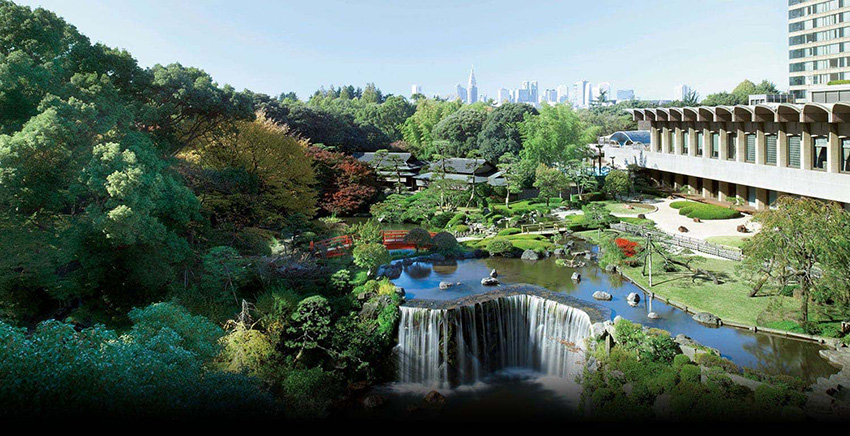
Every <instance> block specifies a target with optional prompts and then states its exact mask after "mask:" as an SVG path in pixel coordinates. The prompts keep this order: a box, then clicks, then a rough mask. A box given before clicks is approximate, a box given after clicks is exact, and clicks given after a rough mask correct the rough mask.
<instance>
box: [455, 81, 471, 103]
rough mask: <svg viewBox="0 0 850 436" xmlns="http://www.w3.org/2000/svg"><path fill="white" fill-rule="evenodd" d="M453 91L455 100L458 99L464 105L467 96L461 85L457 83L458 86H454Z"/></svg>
mask: <svg viewBox="0 0 850 436" xmlns="http://www.w3.org/2000/svg"><path fill="white" fill-rule="evenodd" d="M455 89H456V94H457V98H459V99H460V101H462V102H464V103H466V99H467V97H468V96H467V95H466V88H464V87H463V85H461V84H460V83H458V84H457V85H456V87H455Z"/></svg>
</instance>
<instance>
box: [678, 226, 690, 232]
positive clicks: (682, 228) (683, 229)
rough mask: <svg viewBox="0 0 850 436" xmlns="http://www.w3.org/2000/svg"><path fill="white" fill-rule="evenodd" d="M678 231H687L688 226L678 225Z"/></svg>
mask: <svg viewBox="0 0 850 436" xmlns="http://www.w3.org/2000/svg"><path fill="white" fill-rule="evenodd" d="M679 232H680V233H688V228H687V227H685V226H679Z"/></svg>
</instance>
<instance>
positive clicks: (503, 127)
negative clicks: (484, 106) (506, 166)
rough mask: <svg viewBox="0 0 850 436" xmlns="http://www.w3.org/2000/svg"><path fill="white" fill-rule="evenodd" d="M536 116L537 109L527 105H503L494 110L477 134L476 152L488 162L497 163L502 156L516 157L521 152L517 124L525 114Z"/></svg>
mask: <svg viewBox="0 0 850 436" xmlns="http://www.w3.org/2000/svg"><path fill="white" fill-rule="evenodd" d="M527 113H529V114H532V115H537V109H534V108H533V107H531V106H529V105H527V104H517V103H505V104H502V105H501V106H499V107H497V108H496V109H494V110H493V111H492V112H491V113H490V115H489V116H488V117H487V120H486V121H485V122H484V125H483V126H482V127H481V133H479V134H478V150H479V151H480V152H481V155H482V156H484V158H485V159H487V160H489V161H490V162H499V161H500V158H501V157H502V155H504V154H505V153H512V154H513V155H514V156H516V155H518V154H519V152H520V151H521V150H522V135H521V134H520V131H519V123H521V122H522V121H523V120H524V119H525V114H527Z"/></svg>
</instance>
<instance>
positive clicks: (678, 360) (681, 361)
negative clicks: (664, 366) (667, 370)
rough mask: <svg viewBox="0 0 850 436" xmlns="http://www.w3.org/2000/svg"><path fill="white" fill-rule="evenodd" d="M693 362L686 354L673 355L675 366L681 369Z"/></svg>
mask: <svg viewBox="0 0 850 436" xmlns="http://www.w3.org/2000/svg"><path fill="white" fill-rule="evenodd" d="M690 363H691V358H690V357H688V356H685V355H684V354H677V355H676V356H675V357H673V367H674V368H676V369H681V368H682V367H683V366H685V365H688V364H690Z"/></svg>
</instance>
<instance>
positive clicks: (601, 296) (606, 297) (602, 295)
mask: <svg viewBox="0 0 850 436" xmlns="http://www.w3.org/2000/svg"><path fill="white" fill-rule="evenodd" d="M593 298H595V299H597V300H603V301H611V298H613V297H611V294H609V293H607V292H605V291H596V292H594V293H593Z"/></svg>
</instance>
